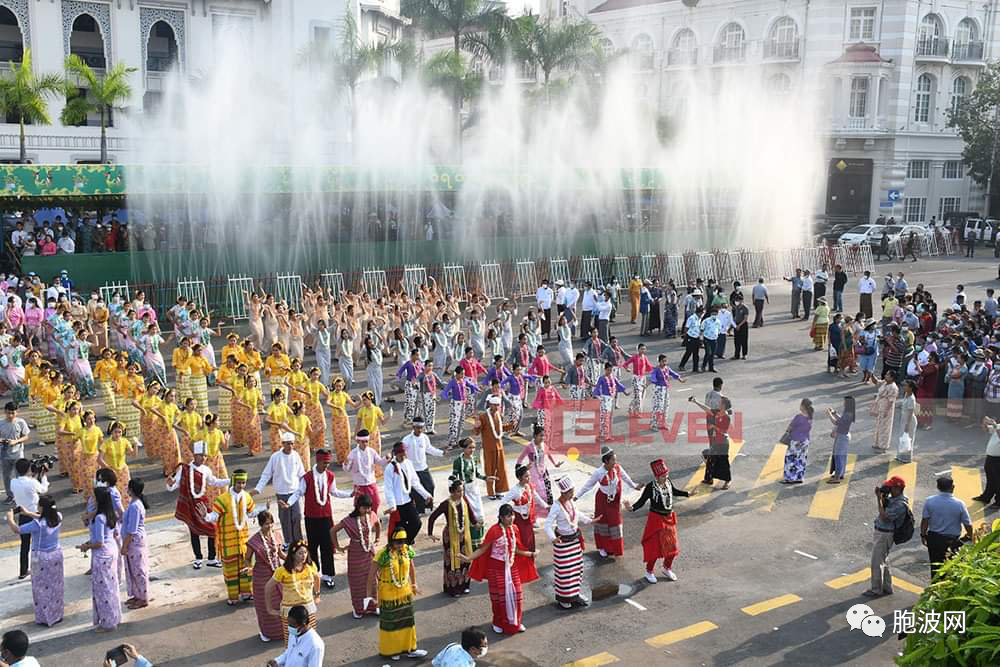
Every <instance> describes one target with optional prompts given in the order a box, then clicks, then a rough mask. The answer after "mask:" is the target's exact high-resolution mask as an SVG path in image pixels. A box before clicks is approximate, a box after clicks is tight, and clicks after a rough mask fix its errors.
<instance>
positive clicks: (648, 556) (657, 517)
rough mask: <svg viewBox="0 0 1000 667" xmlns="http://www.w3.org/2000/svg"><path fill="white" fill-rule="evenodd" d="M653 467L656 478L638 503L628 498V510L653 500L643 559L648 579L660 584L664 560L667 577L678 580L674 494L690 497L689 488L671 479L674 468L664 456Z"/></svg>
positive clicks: (648, 484) (664, 571) (634, 509)
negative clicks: (659, 569)
mask: <svg viewBox="0 0 1000 667" xmlns="http://www.w3.org/2000/svg"><path fill="white" fill-rule="evenodd" d="M649 465H650V467H651V468H652V469H653V478H654V479H653V481H651V482H649V483H647V484H646V486H645V487H643V489H642V495H641V496H639V499H638V500H637V501H635V503H630V502H629V501H627V500H626V501H625V509H627V510H629V511H632V512H635V511H636V510H638V509H639V508H641V507H642V506H643V505H645V504H646V501H647V500H648V501H649V514H648V515H647V517H646V529H645V530H643V532H642V558H643V560H644V561H645V562H646V581H648V582H649V583H651V584H655V583H656V574H654V573H653V570H654V569H655V568H656V561H657V560H659V559H661V558H662V559H663V576H664V577H666V578H667V579H669V580H670V581H677V575H676V574H674V571H673V569H672V568H673V564H674V558H676V557H677V554H678V553H679V550H678V548H677V515H676V514H674V496H681V497H684V498H686V497H687V496H688V492H687V491H683V490H681V489H677V488H675V487H674V484H673V482H672V481H670V468H668V467H667V464H666V463H664V462H663V459H656V460H655V461H653V462H652V463H650V464H649Z"/></svg>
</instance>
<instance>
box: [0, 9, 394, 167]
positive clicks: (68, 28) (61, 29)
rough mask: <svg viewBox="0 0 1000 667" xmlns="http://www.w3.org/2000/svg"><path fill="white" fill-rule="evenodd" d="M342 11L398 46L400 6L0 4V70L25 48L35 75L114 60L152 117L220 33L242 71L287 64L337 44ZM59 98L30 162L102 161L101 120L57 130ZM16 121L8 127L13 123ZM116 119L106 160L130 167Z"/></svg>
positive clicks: (0, 156)
mask: <svg viewBox="0 0 1000 667" xmlns="http://www.w3.org/2000/svg"><path fill="white" fill-rule="evenodd" d="M345 9H349V11H352V12H353V13H354V17H355V20H356V22H357V25H358V27H359V33H360V35H361V36H362V38H363V39H367V40H369V41H370V42H372V43H374V42H375V41H377V40H382V41H395V40H397V39H399V37H400V31H401V27H402V23H403V22H402V20H401V19H400V17H399V0H347V1H346V2H345V1H333V0H212V1H211V2H210V1H209V0H103V1H102V0H86V1H84V0H0V62H2V63H3V64H2V65H0V68H2V69H8V68H9V65H8V64H7V63H9V62H10V61H15V62H19V61H20V60H21V57H22V55H23V53H24V50H25V49H27V48H29V47H30V48H31V53H32V61H33V66H34V68H35V71H36V72H61V71H62V68H63V62H64V61H65V59H66V56H68V55H69V54H71V53H73V54H77V55H79V56H80V57H81V58H83V59H84V60H85V61H86V62H87V63H88V64H89V65H90V66H91V67H93V68H96V69H97V70H98V71H101V70H104V69H105V68H107V67H108V66H110V65H113V64H115V63H125V64H127V65H129V66H131V67H135V68H137V71H136V72H135V73H134V74H133V79H132V83H133V88H134V90H135V95H134V98H133V99H132V101H131V102H130V104H129V105H128V109H127V112H126V113H128V114H142V113H150V112H155V110H156V108H157V105H158V104H159V103H160V98H161V96H162V90H163V83H164V78H165V77H166V75H167V72H168V71H170V70H171V69H175V68H176V69H178V70H180V72H181V73H182V74H184V75H188V76H198V75H204V74H208V73H210V72H211V70H212V66H213V62H215V60H216V50H217V49H218V47H219V44H220V40H221V39H223V37H224V36H225V35H227V34H228V35H229V36H230V38H231V37H233V36H235V38H236V39H237V40H239V41H240V42H242V43H244V44H245V48H246V51H247V62H248V67H253V63H254V59H255V58H256V57H260V54H267V55H266V57H267V58H268V59H269V61H271V62H270V64H272V65H273V64H275V61H274V59H277V64H278V65H279V66H281V65H287V66H289V67H290V66H291V65H292V63H293V62H294V61H295V59H296V58H297V57H298V54H300V53H301V52H302V51H303V50H304V49H305V48H306V46H307V45H308V44H309V43H310V42H311V41H314V40H315V41H321V42H322V41H325V42H329V43H331V44H333V43H334V42H335V40H337V39H338V36H339V31H340V27H341V26H342V21H343V18H344V12H345ZM63 104H64V100H58V99H57V100H53V101H52V102H51V103H50V105H49V112H50V115H51V117H52V119H53V125H48V126H29V127H27V128H26V135H27V150H28V159H29V160H30V161H32V162H34V163H87V162H92V161H97V160H98V159H99V156H100V127H99V126H100V119H99V118H98V117H94V118H90V119H89V120H88V122H87V124H86V125H84V126H80V127H63V126H62V125H60V124H59V120H58V119H59V113H60V111H61V109H62V107H63ZM6 120H7V123H6V124H4V125H2V126H0V162H12V161H17V158H18V150H19V138H18V127H17V125H16V120H17V119H16V118H10V117H8V118H7V119H6ZM12 121H13V124H12ZM117 125H124V123H121V122H120V121H119V120H118V119H115V118H114V117H112V127H111V128H110V129H109V142H108V143H109V149H110V158H111V160H112V161H114V162H122V163H125V162H128V161H129V154H130V150H131V149H132V141H133V140H132V138H131V137H130V136H128V134H127V133H126V132H124V131H123V130H122V129H121V128H120V127H116V126H117Z"/></svg>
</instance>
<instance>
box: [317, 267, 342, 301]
mask: <svg viewBox="0 0 1000 667" xmlns="http://www.w3.org/2000/svg"><path fill="white" fill-rule="evenodd" d="M319 286H320V287H322V288H323V289H324V290H326V292H327V293H328V294H329V295H330V296H331V297H333V298H334V299H337V300H339V299H340V298H341V296H342V295H343V294H344V292H346V291H347V289H346V287H345V285H344V274H343V273H340V272H339V271H337V272H331V273H321V274H319Z"/></svg>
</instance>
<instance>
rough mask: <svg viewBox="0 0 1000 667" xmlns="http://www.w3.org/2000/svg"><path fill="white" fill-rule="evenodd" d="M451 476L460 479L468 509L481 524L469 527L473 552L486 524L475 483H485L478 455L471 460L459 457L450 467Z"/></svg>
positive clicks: (481, 541) (481, 500)
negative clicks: (479, 480)
mask: <svg viewBox="0 0 1000 667" xmlns="http://www.w3.org/2000/svg"><path fill="white" fill-rule="evenodd" d="M451 476H452V477H455V478H457V479H460V480H461V481H462V484H464V485H465V499H466V500H468V501H469V507H471V508H472V511H473V512H474V513H475V515H476V516H478V517H479V520H480V521H481V522H482V523H479V524H472V526H471V527H470V537H472V550H473V551H475V550H476V549H478V548H479V545H480V544H482V543H483V534H484V529H483V527H484V526H485V523H486V518H485V517H484V516H483V499H482V497H481V496H480V495H479V487H478V485H477V483H476V480H477V479H481V480H484V481H485V480H486V475H484V474H483V473H482V472H480V470H479V457H478V455H477V456H475V457H473V458H471V459H467V458H465V456H464V455H459V457H458V458H456V459H455V461H454V462H453V463H452V465H451Z"/></svg>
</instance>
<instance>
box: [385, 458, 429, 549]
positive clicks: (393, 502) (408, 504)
mask: <svg viewBox="0 0 1000 667" xmlns="http://www.w3.org/2000/svg"><path fill="white" fill-rule="evenodd" d="M392 456H393V459H392V460H391V461H390V462H389V463H388V465H386V467H385V477H384V478H383V480H382V482H383V484H384V486H385V504H386V510H385V513H386V514H389V515H391V514H392V513H393V512H398V513H399V519H398V520H397V522H396V526H399V527H401V528H403V529H404V530H405V531H406V543H407V544H409V545H412V544H413V541H414V540H415V539H416V538H417V534H418V533H419V532H420V515H418V514H417V509H416V507H415V506H414V504H413V498H411V497H410V493H411V491H416V492H417V493H419V494H420V495H421V496H423V497H424V499H425V500H428V501H430V500H431V494H429V493H427V489H425V488H424V487H423V486H422V485H421V484H420V478H419V477H417V471H416V470H414V469H413V464H412V463H411V462H410V461H409V460H408V459H407V458H406V445H404V444H403V443H402V442H397V443H396V444H395V445H393V446H392ZM392 532H393V531H392V530H389V531H388V534H390V535H391V534H392Z"/></svg>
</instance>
